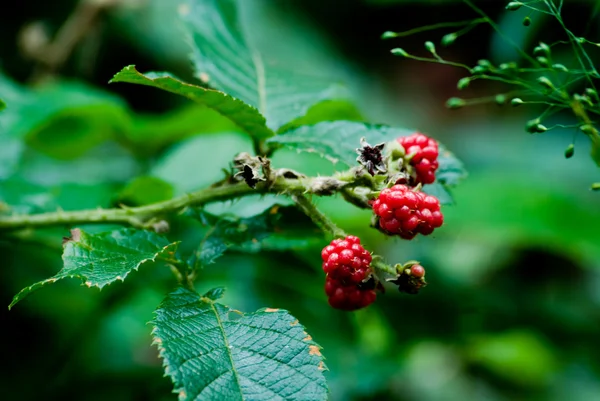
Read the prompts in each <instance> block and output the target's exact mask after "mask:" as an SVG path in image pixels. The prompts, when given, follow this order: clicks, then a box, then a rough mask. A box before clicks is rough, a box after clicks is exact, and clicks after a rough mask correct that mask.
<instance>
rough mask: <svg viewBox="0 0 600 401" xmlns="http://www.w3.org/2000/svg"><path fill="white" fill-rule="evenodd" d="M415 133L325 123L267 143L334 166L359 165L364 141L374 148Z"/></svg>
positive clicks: (356, 124) (367, 126)
mask: <svg viewBox="0 0 600 401" xmlns="http://www.w3.org/2000/svg"><path fill="white" fill-rule="evenodd" d="M413 132H414V131H410V130H406V129H400V128H392V127H387V126H383V125H373V124H365V123H360V122H354V121H326V122H321V123H318V124H315V125H304V126H301V127H299V128H296V129H292V130H290V131H287V132H285V133H284V134H281V135H278V136H276V137H273V138H270V139H269V140H268V141H267V143H269V144H273V145H276V146H286V147H288V148H292V149H296V150H298V151H303V152H310V153H317V154H319V155H320V156H322V157H325V158H327V159H328V160H330V161H331V162H333V163H338V162H340V163H342V164H345V165H346V166H348V167H352V166H355V165H356V156H357V154H356V149H357V148H359V147H360V139H361V138H362V137H365V138H366V140H367V142H369V143H370V144H372V145H375V144H377V143H381V142H389V141H392V140H394V139H396V138H398V137H400V136H405V135H410V134H412V133H413Z"/></svg>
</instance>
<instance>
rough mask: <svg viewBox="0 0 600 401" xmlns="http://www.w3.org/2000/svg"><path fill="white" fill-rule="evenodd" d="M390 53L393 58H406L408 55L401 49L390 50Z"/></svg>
mask: <svg viewBox="0 0 600 401" xmlns="http://www.w3.org/2000/svg"><path fill="white" fill-rule="evenodd" d="M390 52H391V53H392V54H393V55H394V56H401V57H407V56H408V53H407V52H406V51H404V49H401V48H399V47H396V48H395V49H392V50H390Z"/></svg>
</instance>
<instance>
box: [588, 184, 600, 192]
mask: <svg viewBox="0 0 600 401" xmlns="http://www.w3.org/2000/svg"><path fill="white" fill-rule="evenodd" d="M590 189H591V190H592V191H600V182H595V183H593V184H592V186H591V187H590Z"/></svg>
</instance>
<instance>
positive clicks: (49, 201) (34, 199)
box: [0, 178, 113, 214]
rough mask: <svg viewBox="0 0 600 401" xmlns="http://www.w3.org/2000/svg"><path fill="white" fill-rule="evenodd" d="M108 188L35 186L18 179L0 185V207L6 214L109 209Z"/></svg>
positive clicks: (104, 186)
mask: <svg viewBox="0 0 600 401" xmlns="http://www.w3.org/2000/svg"><path fill="white" fill-rule="evenodd" d="M112 190H113V188H112V186H111V185H105V184H96V185H84V184H71V183H69V184H62V185H56V186H41V185H36V184H33V183H31V182H28V181H26V180H23V179H20V178H10V179H8V180H4V181H0V204H4V205H5V206H4V209H6V210H5V211H6V212H8V213H9V214H32V213H42V212H55V211H56V210H57V209H60V210H65V211H68V210H82V209H95V208H98V207H108V206H110V200H111V196H112Z"/></svg>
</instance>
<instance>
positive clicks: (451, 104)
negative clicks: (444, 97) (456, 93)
mask: <svg viewBox="0 0 600 401" xmlns="http://www.w3.org/2000/svg"><path fill="white" fill-rule="evenodd" d="M466 105H467V102H466V101H465V100H464V99H460V98H458V97H452V98H450V99H448V101H447V102H446V107H447V108H449V109H460V108H461V107H464V106H466Z"/></svg>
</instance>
